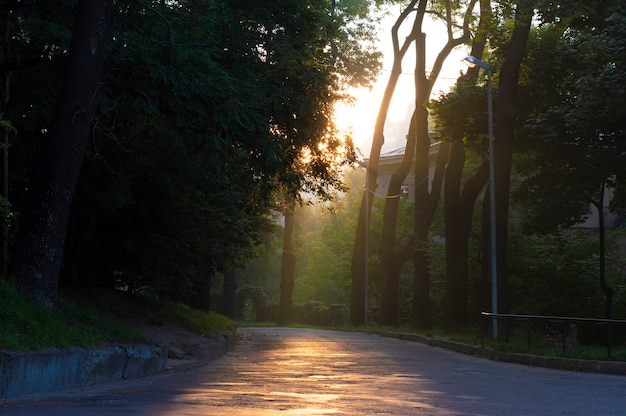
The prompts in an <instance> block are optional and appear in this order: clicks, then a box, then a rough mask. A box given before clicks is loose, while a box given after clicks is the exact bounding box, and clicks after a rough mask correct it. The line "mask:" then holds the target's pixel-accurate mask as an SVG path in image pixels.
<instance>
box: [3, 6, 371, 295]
mask: <svg viewBox="0 0 626 416" xmlns="http://www.w3.org/2000/svg"><path fill="white" fill-rule="evenodd" d="M333 3H335V2H333ZM342 3H345V7H343V8H342V9H341V10H344V11H345V10H348V6H350V7H352V9H353V10H354V13H352V15H353V16H357V15H358V16H361V18H362V17H363V16H364V12H365V11H366V10H367V9H366V8H365V9H359V7H360V6H361V2H357V1H354V2H352V1H350V2H348V1H346V2H342ZM65 6H67V4H66V3H65V2H55V3H54V5H51V4H48V3H46V4H42V3H41V2H36V3H31V4H28V8H29V10H28V13H26V10H25V9H26V6H25V7H24V8H22V9H21V10H20V11H23V12H24V13H25V14H26V17H24V18H23V19H21V20H19V22H22V23H21V24H22V25H23V28H24V30H23V33H27V34H28V35H29V36H30V37H31V38H32V39H34V40H33V41H32V42H31V43H28V42H26V41H25V42H24V44H25V45H27V46H28V48H26V47H24V50H25V51H26V50H28V51H30V50H31V49H32V50H33V55H34V56H37V57H38V56H40V55H43V56H45V57H46V59H45V60H38V59H35V60H33V62H32V63H33V67H32V68H29V69H32V70H31V71H28V76H29V77H30V78H28V82H26V81H24V83H22V82H20V83H16V84H15V90H16V91H18V92H19V100H16V102H19V107H18V106H15V107H12V108H15V109H16V114H17V117H15V118H16V119H19V120H22V119H24V120H28V121H27V122H25V123H24V125H22V124H20V126H19V127H20V128H19V131H20V134H29V135H30V136H31V137H29V140H22V141H21V142H20V146H19V149H17V150H18V152H19V154H18V155H17V157H19V160H20V162H19V163H14V164H13V165H14V166H16V169H24V167H26V166H29V165H30V163H28V162H29V159H28V151H31V150H32V147H33V146H30V145H31V141H32V142H34V141H35V139H36V137H37V136H38V134H39V132H40V131H43V130H46V129H47V130H51V129H50V128H49V126H48V124H47V119H48V118H49V116H50V113H51V109H52V108H53V107H54V104H49V102H51V101H52V100H51V98H50V97H51V96H52V95H53V94H54V93H55V91H56V90H55V88H56V86H57V83H56V82H55V81H56V78H55V75H56V74H57V73H60V72H61V71H60V70H59V71H56V70H50V68H49V67H50V66H52V65H51V64H50V63H49V62H48V61H50V62H52V63H54V64H55V66H54V67H53V68H54V69H57V68H58V67H60V65H58V64H59V63H60V62H61V61H62V60H63V58H64V53H63V50H64V49H65V45H66V41H67V39H69V35H67V34H66V31H67V29H66V27H67V26H68V25H67V24H66V20H68V17H67V13H66V11H67V9H66V7H65ZM330 6H331V5H329V4H326V3H325V2H300V1H291V0H284V1H280V2H264V1H258V2H241V1H235V0H224V1H209V2H198V1H192V0H188V1H180V2H175V3H169V2H138V1H121V2H117V3H116V7H115V8H114V13H115V14H114V18H113V20H112V27H111V36H110V37H109V38H108V39H109V41H110V43H111V47H110V48H109V53H108V54H107V59H106V61H105V63H104V65H105V70H104V76H103V80H104V82H103V89H102V97H101V98H102V99H101V105H100V106H99V107H96V108H94V111H93V112H92V113H93V114H95V115H96V118H95V120H96V123H94V125H93V127H94V128H93V130H90V132H91V131H92V132H93V135H92V136H91V140H90V141H89V143H88V144H89V146H88V147H87V150H86V152H85V151H83V152H82V153H81V154H84V155H85V156H86V160H85V163H84V164H83V169H82V172H81V175H80V184H79V187H78V193H77V195H76V198H74V201H75V204H74V206H73V210H72V212H71V214H70V217H69V218H70V219H69V221H68V224H69V233H68V237H67V239H66V241H67V245H66V250H65V255H66V258H65V261H66V263H65V264H66V265H67V266H68V267H65V268H63V270H64V278H63V281H64V282H65V283H66V284H68V283H71V284H98V285H105V286H109V287H115V288H125V289H127V290H130V291H142V292H146V293H150V294H156V295H159V296H165V297H172V298H175V299H177V300H190V299H191V298H193V295H194V294H195V292H198V291H201V290H203V288H205V287H208V283H209V281H210V278H211V276H212V275H213V274H215V273H218V272H225V271H228V270H229V269H231V268H234V267H239V266H241V265H243V264H245V262H246V260H247V259H248V258H249V257H250V256H252V255H253V252H254V246H255V245H256V244H258V243H259V242H260V241H261V240H262V238H263V236H264V235H265V234H266V233H267V232H268V230H269V229H270V227H271V222H272V216H271V213H272V211H271V210H272V208H274V207H275V199H274V192H275V191H276V190H278V189H281V190H282V189H290V190H301V189H305V190H307V191H320V192H322V193H324V192H326V191H327V190H328V189H329V188H327V186H328V185H330V186H331V187H333V186H335V185H337V186H338V185H339V179H338V176H337V175H336V174H335V171H336V169H337V168H336V166H335V160H334V157H335V156H336V155H337V154H338V153H337V152H345V153H344V155H345V159H346V160H349V159H350V157H351V155H352V154H353V151H352V148H351V145H350V143H346V144H345V146H344V143H343V141H342V140H341V139H342V138H341V137H339V135H337V134H335V133H336V132H335V131H334V127H333V126H332V125H331V123H329V120H330V116H331V114H332V111H331V109H332V105H333V103H334V102H336V101H337V100H339V99H342V98H343V93H341V91H340V89H339V88H338V87H339V86H340V85H343V84H342V83H344V82H362V81H363V80H366V79H370V78H371V76H372V74H373V73H375V71H376V64H375V63H376V62H377V59H378V58H377V57H378V56H379V54H377V53H375V52H372V51H371V50H370V49H369V46H368V45H367V44H361V43H359V42H353V44H352V45H351V44H350V42H347V40H354V39H355V37H354V36H356V35H357V34H359V33H360V32H359V31H360V30H362V29H363V26H359V25H356V26H350V25H348V27H346V26H345V25H343V23H344V20H342V19H339V18H336V16H335V18H331V16H330V13H328V11H329V8H330ZM30 9H32V10H30ZM357 12H358V13H357ZM346 13H347V11H346ZM29 16H44V19H42V20H37V19H33V18H29ZM362 20H363V22H366V23H367V20H366V19H364V18H362ZM368 24H369V23H368ZM352 29H354V30H355V32H352ZM20 33H22V32H20ZM367 36H369V35H368V32H367V31H365V32H363V35H362V36H361V37H360V39H363V38H367ZM339 40H342V42H339ZM333 42H335V45H332V43H333ZM329 45H331V46H336V48H335V50H334V51H333V53H331V49H332V48H329ZM46 54H47V55H46ZM22 62H23V61H22ZM356 68H360V70H359V71H356V70H355V69H356ZM24 73H26V71H23V72H22V73H21V76H23V74H24ZM46 76H47V77H48V78H46ZM22 80H27V78H26V77H24V78H22V79H20V81H22ZM29 83H30V84H29ZM27 84H29V85H27ZM27 86H28V87H32V88H26V87H27ZM35 86H36V88H35ZM40 87H41V88H40ZM35 92H37V93H36V94H35ZM18 108H19V110H17V109H18ZM12 115H14V114H12ZM11 118H13V117H11ZM24 126H25V127H26V128H24V129H21V127H24ZM31 138H32V140H31ZM29 146H30V147H29ZM335 150H337V152H335V153H333V152H334V151H335ZM305 154H308V155H309V158H308V161H307V163H304V162H303V160H304V159H303V155H305ZM22 162H24V163H22ZM14 177H15V178H16V181H17V180H18V179H17V178H20V177H21V175H20V174H19V172H18V174H16V175H14ZM25 187H27V185H26V182H25V181H20V183H19V186H16V188H17V189H20V188H25ZM31 188H32V187H31ZM15 206H16V208H18V210H19V211H22V212H24V211H25V210H26V207H27V206H28V203H26V202H25V201H24V200H23V198H21V196H20V195H17V197H16V205H15ZM23 218H24V219H26V216H24V217H23ZM20 230H21V231H22V232H23V233H28V232H27V225H26V223H21V224H20ZM16 253H17V252H16ZM16 260H17V257H16ZM50 289H51V290H53V291H54V290H56V285H55V284H52V285H51V287H50ZM198 300H199V301H200V302H201V304H203V305H206V302H205V301H206V296H204V299H198Z"/></svg>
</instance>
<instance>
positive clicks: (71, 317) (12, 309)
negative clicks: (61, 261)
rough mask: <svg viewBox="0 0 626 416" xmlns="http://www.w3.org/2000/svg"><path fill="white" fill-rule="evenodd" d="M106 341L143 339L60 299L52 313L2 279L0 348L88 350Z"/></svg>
mask: <svg viewBox="0 0 626 416" xmlns="http://www.w3.org/2000/svg"><path fill="white" fill-rule="evenodd" d="M104 342H120V343H140V342H143V337H142V336H141V335H139V334H138V333H136V332H135V331H133V330H132V329H130V328H127V327H125V326H123V325H120V324H118V323H116V322H115V321H113V320H110V319H106V318H103V317H102V316H99V315H97V314H96V313H95V312H94V311H92V310H89V309H86V308H80V307H78V306H76V305H74V304H72V303H71V302H68V301H66V300H64V299H59V301H58V305H57V308H56V309H54V310H50V309H47V308H44V307H43V306H40V305H38V304H36V303H34V302H33V301H31V300H30V299H28V298H27V297H26V296H24V295H22V294H21V293H20V291H19V290H18V289H17V287H16V285H15V284H13V283H11V282H9V281H6V280H0V349H4V350H12V351H29V350H41V349H46V348H69V347H75V346H76V347H88V346H93V345H98V344H101V343H104Z"/></svg>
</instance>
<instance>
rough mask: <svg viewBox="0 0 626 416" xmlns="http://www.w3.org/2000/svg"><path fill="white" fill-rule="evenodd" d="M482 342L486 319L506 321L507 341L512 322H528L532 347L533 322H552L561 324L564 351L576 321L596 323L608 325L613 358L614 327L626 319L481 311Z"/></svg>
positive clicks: (483, 343) (624, 322)
mask: <svg viewBox="0 0 626 416" xmlns="http://www.w3.org/2000/svg"><path fill="white" fill-rule="evenodd" d="M481 315H482V320H481V321H482V323H481V343H482V346H483V347H484V345H485V334H486V328H485V327H486V324H485V321H493V320H495V321H496V322H497V321H504V323H505V342H508V341H509V335H510V333H511V325H510V324H511V322H526V324H527V325H526V339H527V344H528V348H529V349H530V339H531V323H532V322H535V321H538V322H548V323H550V324H559V325H560V326H561V331H560V337H561V340H560V341H561V345H562V348H563V352H565V351H566V350H567V348H568V335H570V334H569V332H570V326H571V325H572V324H576V323H595V324H596V325H606V329H607V330H606V348H607V355H608V358H609V359H610V358H611V349H612V333H611V332H612V327H614V326H616V325H625V326H626V320H620V319H603V318H579V317H573V316H551V315H518V314H511V313H495V314H494V313H490V312H481Z"/></svg>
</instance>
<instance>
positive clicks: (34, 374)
mask: <svg viewBox="0 0 626 416" xmlns="http://www.w3.org/2000/svg"><path fill="white" fill-rule="evenodd" d="M211 340H212V341H214V342H212V343H211V347H210V348H211V351H209V352H208V354H206V355H205V356H203V357H202V358H200V359H191V360H172V359H168V349H167V347H164V346H159V345H149V344H139V345H108V346H106V347H92V348H71V349H50V350H44V351H30V352H14V351H2V350H0V399H7V398H12V397H17V396H21V395H25V394H32V393H45V392H51V391H55V390H61V389H66V388H76V387H80V386H90V385H94V384H101V383H108V382H112V381H120V380H129V379H135V378H139V377H145V376H148V375H153V374H157V373H161V372H164V371H169V370H176V371H186V370H190V369H193V368H198V367H201V366H202V365H205V364H206V363H208V362H210V361H213V360H216V359H218V358H220V357H222V356H223V355H225V354H226V353H228V351H232V350H233V349H234V348H235V334H234V333H232V332H230V331H228V332H219V333H216V334H215V335H214V336H212V337H211Z"/></svg>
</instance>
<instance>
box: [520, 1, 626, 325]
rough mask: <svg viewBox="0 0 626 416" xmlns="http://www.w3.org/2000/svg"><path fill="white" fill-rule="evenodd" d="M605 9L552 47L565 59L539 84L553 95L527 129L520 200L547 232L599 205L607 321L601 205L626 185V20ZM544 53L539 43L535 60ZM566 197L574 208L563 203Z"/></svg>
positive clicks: (533, 224) (533, 225) (532, 224)
mask: <svg viewBox="0 0 626 416" xmlns="http://www.w3.org/2000/svg"><path fill="white" fill-rule="evenodd" d="M604 12H605V13H606V14H607V15H608V16H607V17H606V18H605V20H604V21H600V22H596V26H595V27H594V28H587V27H582V28H580V29H575V28H572V27H570V28H569V29H568V30H567V31H565V30H561V31H557V33H558V34H560V37H559V38H558V39H559V43H558V44H557V45H556V47H554V49H556V50H557V51H559V52H560V53H561V55H560V56H561V59H559V61H557V62H554V63H553V67H552V68H551V69H552V70H553V71H554V72H555V73H557V74H559V75H560V76H558V77H556V78H554V79H553V78H548V79H545V80H544V82H542V83H541V85H542V87H543V88H544V89H545V90H546V91H549V92H550V93H551V94H552V96H551V97H550V99H549V100H546V102H545V104H544V106H543V107H540V108H537V109H536V112H535V113H533V114H532V117H531V118H530V119H529V120H528V122H527V124H526V126H527V127H528V128H529V135H528V138H529V145H530V148H531V149H532V150H533V155H534V159H533V160H532V163H529V164H528V165H527V166H526V169H525V170H524V173H525V174H526V180H525V181H524V184H523V187H522V189H521V192H520V195H519V198H520V199H521V200H522V201H524V202H525V206H526V207H528V210H527V211H526V214H527V217H526V219H527V225H528V226H529V228H530V229H533V230H542V232H547V231H552V232H555V231H557V230H558V229H559V228H561V227H567V226H570V225H572V224H575V223H577V222H580V221H581V220H582V218H583V216H584V213H582V212H581V211H580V210H579V209H577V208H578V207H579V206H580V204H585V203H591V204H593V205H594V206H595V207H596V209H597V210H598V212H599V214H600V227H599V239H600V269H599V274H600V279H599V280H600V287H601V288H602V290H603V291H604V293H605V295H606V307H605V316H606V317H610V316H611V314H612V312H611V311H612V297H613V292H612V289H611V288H610V287H609V286H608V285H607V282H606V278H605V270H604V262H605V260H604V257H605V255H604V251H605V249H604V239H605V238H604V228H605V225H604V212H605V210H606V209H607V208H608V207H606V206H605V201H604V200H605V195H606V188H607V187H609V188H615V187H618V186H621V184H620V183H619V182H618V181H616V178H617V179H619V178H621V177H622V176H623V175H624V174H626V171H624V160H623V155H624V153H625V152H626V136H625V135H624V131H626V125H625V124H624V113H623V110H622V109H623V108H624V107H623V105H624V104H625V103H624V94H623V93H624V82H625V80H626V73H625V72H624V71H623V70H622V66H623V64H624V58H623V56H622V53H621V51H622V49H623V48H624V45H625V44H626V36H625V35H626V32H624V29H623V28H624V23H625V22H626V20H625V17H624V15H623V14H622V13H621V9H619V8H618V9H617V11H615V12H614V13H612V12H613V10H611V9H608V10H604ZM611 13H612V14H611ZM557 29H558V28H557ZM548 30H549V29H548ZM548 30H545V31H544V32H548ZM552 30H553V32H554V31H555V30H554V29H552ZM550 34H552V33H550ZM543 39H545V40H547V41H552V40H553V37H551V36H547V35H544V36H543ZM548 45H550V46H551V44H550V43H549V44H548ZM544 48H545V46H543V45H541V46H538V49H539V51H538V53H537V56H538V57H540V56H541V54H542V51H543V50H545V49H544ZM580 62H584V65H580ZM531 68H532V69H531V74H530V75H531V76H532V75H533V73H534V72H535V71H537V72H538V71H541V70H542V65H541V61H540V59H535V60H534V61H533V62H532V63H531ZM618 194H619V193H618ZM564 199H565V200H567V201H569V204H568V205H569V207H565V208H564V207H563V206H562V205H563V204H562V201H563V200H564ZM611 204H612V203H611ZM613 206H614V205H613Z"/></svg>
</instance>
